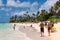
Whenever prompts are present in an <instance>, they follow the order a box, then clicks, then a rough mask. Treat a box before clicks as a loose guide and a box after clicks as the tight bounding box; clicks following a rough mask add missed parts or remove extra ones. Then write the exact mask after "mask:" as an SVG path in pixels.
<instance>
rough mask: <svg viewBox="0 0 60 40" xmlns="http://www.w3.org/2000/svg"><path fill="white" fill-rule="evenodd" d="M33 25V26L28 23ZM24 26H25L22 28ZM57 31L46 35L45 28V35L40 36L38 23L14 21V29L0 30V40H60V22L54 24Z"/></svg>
mask: <svg viewBox="0 0 60 40" xmlns="http://www.w3.org/2000/svg"><path fill="white" fill-rule="evenodd" d="M31 24H32V25H33V28H31V27H30V25H31ZM24 26H25V28H24ZM55 27H56V29H57V32H55V33H51V36H50V37H49V36H48V33H47V29H46V28H45V32H44V34H45V37H40V28H39V23H23V24H22V23H16V30H15V31H13V29H8V30H5V31H3V32H0V34H1V35H0V40H60V35H59V34H60V23H58V24H55Z"/></svg>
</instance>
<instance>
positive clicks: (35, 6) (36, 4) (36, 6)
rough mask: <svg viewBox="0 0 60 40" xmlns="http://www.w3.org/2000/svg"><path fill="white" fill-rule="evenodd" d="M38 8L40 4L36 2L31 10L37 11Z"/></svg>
mask: <svg viewBox="0 0 60 40" xmlns="http://www.w3.org/2000/svg"><path fill="white" fill-rule="evenodd" d="M37 8H38V2H34V3H33V4H31V7H30V10H31V11H37Z"/></svg>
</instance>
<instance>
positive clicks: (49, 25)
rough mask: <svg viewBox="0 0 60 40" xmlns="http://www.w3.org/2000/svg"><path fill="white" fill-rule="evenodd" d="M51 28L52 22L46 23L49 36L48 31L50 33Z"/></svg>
mask: <svg viewBox="0 0 60 40" xmlns="http://www.w3.org/2000/svg"><path fill="white" fill-rule="evenodd" d="M51 28H52V24H51V22H49V23H48V34H49V36H50V33H51Z"/></svg>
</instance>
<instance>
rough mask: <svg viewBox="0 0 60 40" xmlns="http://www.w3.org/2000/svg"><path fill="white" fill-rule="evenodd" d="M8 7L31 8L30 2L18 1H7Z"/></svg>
mask: <svg viewBox="0 0 60 40" xmlns="http://www.w3.org/2000/svg"><path fill="white" fill-rule="evenodd" d="M7 6H14V7H30V2H22V3H21V2H20V1H19V0H17V1H16V2H15V0H7Z"/></svg>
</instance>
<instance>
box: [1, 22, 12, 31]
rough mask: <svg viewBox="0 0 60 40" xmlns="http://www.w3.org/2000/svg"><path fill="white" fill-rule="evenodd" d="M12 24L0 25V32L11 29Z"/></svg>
mask: <svg viewBox="0 0 60 40" xmlns="http://www.w3.org/2000/svg"><path fill="white" fill-rule="evenodd" d="M12 26H13V25H12V24H10V23H0V31H2V30H6V29H8V28H12Z"/></svg>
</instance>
